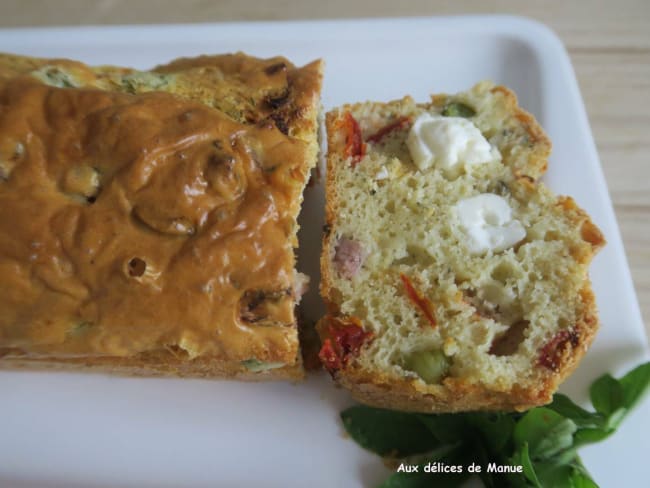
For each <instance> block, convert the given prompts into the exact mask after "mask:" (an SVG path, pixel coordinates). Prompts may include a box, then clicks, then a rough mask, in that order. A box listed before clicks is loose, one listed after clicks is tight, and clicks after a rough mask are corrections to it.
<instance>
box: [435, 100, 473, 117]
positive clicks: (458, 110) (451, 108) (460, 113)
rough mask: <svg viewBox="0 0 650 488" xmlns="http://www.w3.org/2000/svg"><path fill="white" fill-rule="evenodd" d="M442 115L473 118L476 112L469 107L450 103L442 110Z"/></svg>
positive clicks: (458, 103)
mask: <svg viewBox="0 0 650 488" xmlns="http://www.w3.org/2000/svg"><path fill="white" fill-rule="evenodd" d="M442 115H444V116H445V117H465V118H468V117H474V116H475V115H476V110H474V109H473V108H472V107H470V106H469V105H465V104H464V103H460V102H450V103H448V104H447V105H445V108H443V109H442Z"/></svg>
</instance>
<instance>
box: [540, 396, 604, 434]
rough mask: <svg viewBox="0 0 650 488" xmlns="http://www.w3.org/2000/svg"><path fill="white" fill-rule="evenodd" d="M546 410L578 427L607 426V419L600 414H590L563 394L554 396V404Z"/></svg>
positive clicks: (547, 406)
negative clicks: (569, 420)
mask: <svg viewBox="0 0 650 488" xmlns="http://www.w3.org/2000/svg"><path fill="white" fill-rule="evenodd" d="M546 408H550V409H551V410H553V411H554V412H556V413H559V414H560V415H562V416H563V417H566V418H568V419H571V420H573V422H574V423H575V424H576V425H577V426H578V427H602V426H603V425H605V417H603V416H602V415H600V414H598V413H593V412H588V411H587V410H585V409H584V408H582V407H579V406H578V405H576V404H575V403H573V401H572V400H571V399H570V398H569V397H568V396H566V395H563V394H561V393H556V394H555V395H553V402H552V403H550V404H549V405H546Z"/></svg>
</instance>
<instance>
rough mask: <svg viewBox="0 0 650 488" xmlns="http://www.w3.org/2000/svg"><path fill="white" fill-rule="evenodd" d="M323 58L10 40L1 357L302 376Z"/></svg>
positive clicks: (5, 85) (9, 361) (2, 169)
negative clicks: (112, 55)
mask: <svg viewBox="0 0 650 488" xmlns="http://www.w3.org/2000/svg"><path fill="white" fill-rule="evenodd" d="M321 78H322V65H321V63H320V61H315V62H313V63H311V64H309V65H307V66H305V67H303V68H297V67H295V66H294V65H293V64H291V63H290V62H289V61H288V60H286V59H285V58H281V57H277V58H272V59H257V58H252V57H249V56H246V55H244V54H241V53H239V54H232V55H222V56H204V57H199V58H194V59H183V60H178V61H175V62H172V63H171V64H169V65H166V66H161V67H159V68H157V69H156V70H153V71H137V70H133V69H129V68H115V67H100V68H92V67H88V66H86V65H84V64H82V63H78V62H75V61H69V60H47V59H35V58H27V57H21V56H13V55H1V56H0V107H1V108H0V289H1V290H3V293H1V294H0V367H4V368H16V367H21V368H44V367H47V368H64V369H83V368H90V369H99V370H102V371H108V372H114V373H121V374H138V375H140V374H144V375H151V374H162V375H180V376H201V377H239V378H252V379H264V378H299V377H301V376H302V375H303V369H302V366H301V361H300V354H299V352H300V349H299V342H298V329H297V324H296V316H295V310H294V308H295V305H296V303H297V301H298V300H299V298H300V294H301V293H302V291H303V289H304V285H305V282H304V281H305V280H304V277H303V276H301V275H300V274H299V273H297V272H296V271H295V269H294V265H295V259H294V248H296V247H297V245H298V243H297V238H296V232H297V230H298V226H297V222H296V218H297V215H298V212H299V210H300V206H301V202H302V191H303V188H304V186H305V184H306V182H307V179H308V177H309V173H310V169H311V167H313V166H314V165H315V163H316V158H317V153H318V140H317V127H318V123H317V115H318V112H319V109H320V87H321Z"/></svg>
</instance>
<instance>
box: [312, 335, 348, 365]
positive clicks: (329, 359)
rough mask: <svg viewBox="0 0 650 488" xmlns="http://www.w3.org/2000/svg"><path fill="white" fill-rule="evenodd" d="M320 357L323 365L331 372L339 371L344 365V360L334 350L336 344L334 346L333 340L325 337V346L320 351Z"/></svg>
mask: <svg viewBox="0 0 650 488" xmlns="http://www.w3.org/2000/svg"><path fill="white" fill-rule="evenodd" d="M318 357H319V358H320V360H321V362H322V363H323V366H325V369H327V371H329V372H330V373H333V372H334V371H338V370H339V369H341V368H342V367H343V360H342V359H341V358H340V357H339V355H338V354H337V353H336V351H335V350H334V346H332V341H331V340H330V339H325V341H324V342H323V346H322V347H321V348H320V352H319V353H318Z"/></svg>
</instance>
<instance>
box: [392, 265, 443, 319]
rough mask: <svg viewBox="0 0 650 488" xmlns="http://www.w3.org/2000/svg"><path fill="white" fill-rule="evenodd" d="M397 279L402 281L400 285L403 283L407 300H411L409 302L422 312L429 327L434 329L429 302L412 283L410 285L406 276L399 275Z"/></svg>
mask: <svg viewBox="0 0 650 488" xmlns="http://www.w3.org/2000/svg"><path fill="white" fill-rule="evenodd" d="M399 277H400V278H401V279H402V283H404V288H405V289H406V295H407V296H408V297H409V300H411V302H413V304H414V305H415V306H416V307H418V308H419V309H420V310H421V311H422V314H423V315H424V316H425V317H426V319H427V320H428V321H429V323H430V324H431V327H435V326H436V318H435V316H434V315H433V311H432V310H431V302H430V301H429V300H427V299H426V298H425V297H423V296H422V295H421V294H420V293H419V292H418V291H417V290H416V289H415V287H414V286H413V283H411V280H410V279H409V278H408V276H406V275H405V274H403V273H402V274H400V275H399Z"/></svg>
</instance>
